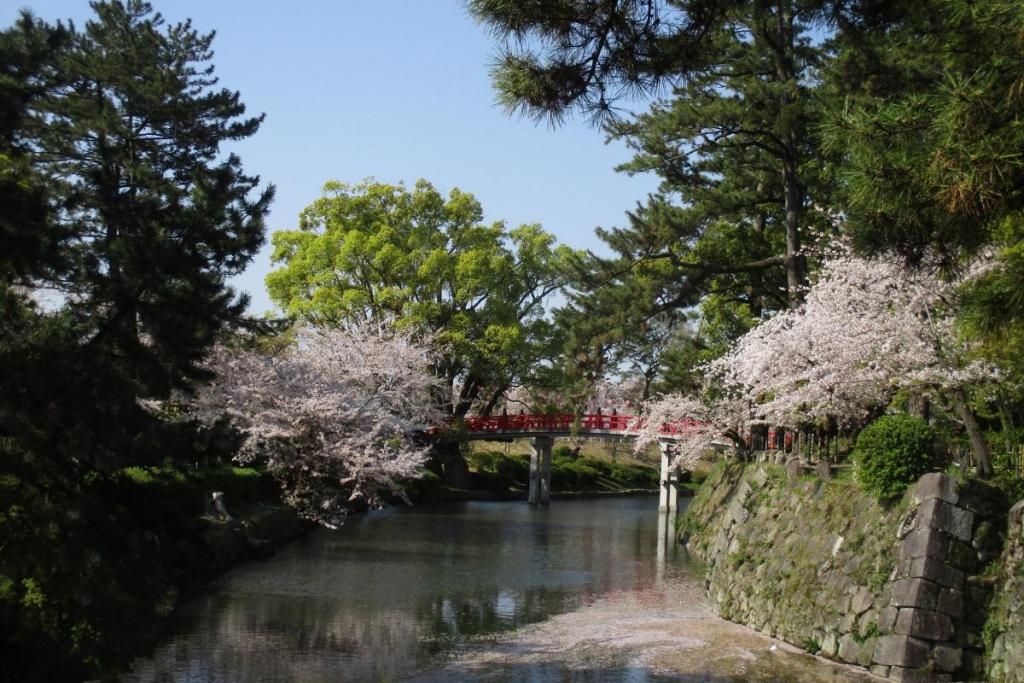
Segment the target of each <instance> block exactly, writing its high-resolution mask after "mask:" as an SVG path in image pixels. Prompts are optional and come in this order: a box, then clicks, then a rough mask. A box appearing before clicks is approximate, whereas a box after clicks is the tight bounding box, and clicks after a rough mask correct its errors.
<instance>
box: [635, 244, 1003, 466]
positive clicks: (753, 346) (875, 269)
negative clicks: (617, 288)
mask: <svg viewBox="0 0 1024 683" xmlns="http://www.w3.org/2000/svg"><path fill="white" fill-rule="evenodd" d="M983 267H984V264H979V266H978V267H976V268H975V269H974V271H973V272H970V273H968V274H967V275H965V276H964V277H963V278H960V279H959V280H956V281H946V280H942V279H940V278H938V277H936V276H935V275H933V274H930V273H927V272H923V271H915V272H910V271H907V270H905V269H904V268H902V267H900V266H899V265H897V264H896V263H895V261H894V260H892V261H890V260H880V259H876V260H865V259H862V258H859V257H856V256H853V255H852V254H850V253H849V252H847V251H840V253H838V254H836V255H833V256H831V257H829V258H828V259H827V260H826V261H825V262H824V263H823V264H822V266H821V268H820V269H819V272H818V277H817V280H816V282H815V283H814V285H813V286H812V287H811V288H810V290H809V291H808V293H807V298H806V300H805V301H804V303H803V304H802V305H801V306H800V307H798V308H795V309H791V310H786V311H783V312H781V313H779V314H777V315H776V316H774V317H773V318H771V319H769V320H766V321H765V322H763V323H761V324H760V325H758V326H757V327H755V328H754V329H752V330H751V331H750V332H749V333H747V334H746V335H744V336H743V337H741V338H740V339H739V340H737V342H736V344H735V345H734V346H733V348H732V349H731V350H730V351H729V352H728V353H726V354H725V355H724V356H722V357H720V358H718V359H716V360H715V361H712V362H711V363H709V364H708V365H707V366H706V368H705V371H706V380H705V385H704V390H703V392H702V395H701V397H700V398H697V397H692V396H691V397H685V396H667V397H665V398H663V399H661V400H659V401H656V402H654V403H653V404H652V405H651V406H650V407H649V408H648V413H649V416H648V418H647V419H648V422H654V421H655V420H661V421H667V420H670V419H673V418H675V419H679V418H684V417H695V418H697V419H704V420H706V421H707V422H708V424H709V425H711V426H710V427H709V431H714V432H716V433H717V434H723V433H725V434H731V435H732V436H733V437H734V438H735V437H737V436H738V435H740V434H743V433H745V432H746V431H747V429H748V428H749V426H750V425H751V424H754V423H758V422H760V423H765V422H766V423H769V424H774V425H780V426H787V427H792V428H796V427H799V426H801V425H807V424H811V423H817V424H825V423H826V422H829V421H831V422H832V423H834V424H837V425H839V426H842V427H858V426H862V425H863V424H865V423H866V422H867V421H868V420H869V419H870V418H871V416H872V415H874V414H876V413H877V411H878V410H879V409H881V408H884V407H885V406H886V405H887V404H888V403H889V401H890V400H891V398H892V396H893V394H894V393H895V391H896V390H897V389H900V388H913V389H915V390H919V391H924V392H927V391H930V390H935V389H938V390H943V389H955V388H959V387H964V386H966V385H968V384H971V383H976V382H979V381H983V380H986V379H990V378H991V377H992V369H991V368H990V367H988V366H986V365H984V364H982V363H980V362H977V361H972V360H970V354H969V353H968V351H969V349H967V348H966V346H965V345H964V343H963V342H962V341H961V340H960V339H959V338H958V336H957V334H956V332H955V330H954V327H953V321H952V316H951V315H950V310H951V309H950V302H951V301H952V300H953V299H954V293H955V289H956V287H958V286H959V285H960V284H961V283H962V282H963V281H964V279H966V278H967V277H972V276H974V275H975V274H976V273H977V272H978V271H979V270H980V269H981V268H983ZM711 397H714V398H711ZM702 416H703V417H702ZM708 439H709V435H708V434H703V433H701V434H695V435H694V438H693V444H692V445H690V446H687V445H684V446H683V448H682V451H683V452H684V453H688V454H689V456H688V457H691V458H692V457H699V452H695V451H700V450H702V449H704V448H706V442H707V441H708ZM702 443H703V444H704V445H702Z"/></svg>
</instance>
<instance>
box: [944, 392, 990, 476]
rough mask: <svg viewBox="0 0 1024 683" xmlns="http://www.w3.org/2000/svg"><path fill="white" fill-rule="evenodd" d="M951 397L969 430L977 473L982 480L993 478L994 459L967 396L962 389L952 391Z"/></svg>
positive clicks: (965, 426)
mask: <svg viewBox="0 0 1024 683" xmlns="http://www.w3.org/2000/svg"><path fill="white" fill-rule="evenodd" d="M949 397H950V399H952V401H953V407H954V408H956V412H957V414H958V415H959V416H960V419H961V420H962V421H963V423H964V429H966V430H967V438H968V439H970V442H971V450H972V451H974V460H975V468H974V471H975V473H976V474H977V475H978V476H979V477H981V478H982V479H988V478H990V477H991V476H992V474H993V471H992V458H991V456H990V455H989V452H988V444H987V443H985V435H984V434H983V433H982V431H981V426H980V425H978V419H977V418H976V417H975V416H974V412H973V411H972V410H971V407H970V406H969V405H967V394H966V393H964V390H963V389H962V388H961V387H956V388H954V389H950V391H949Z"/></svg>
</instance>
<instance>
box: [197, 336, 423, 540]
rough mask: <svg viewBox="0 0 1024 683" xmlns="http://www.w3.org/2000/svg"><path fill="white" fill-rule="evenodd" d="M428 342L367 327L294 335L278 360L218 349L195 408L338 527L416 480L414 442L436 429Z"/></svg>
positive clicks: (311, 514)
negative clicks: (229, 429) (353, 510)
mask: <svg viewBox="0 0 1024 683" xmlns="http://www.w3.org/2000/svg"><path fill="white" fill-rule="evenodd" d="M429 362H430V349H429V344H428V343H426V342H424V341H423V340H418V341H417V340H415V339H414V338H413V337H412V336H411V335H410V334H409V333H405V332H395V331H391V330H386V329H383V328H380V327H377V326H374V325H370V324H364V325H361V326H354V327H350V328H348V329H331V330H318V329H314V328H311V327H308V328H304V329H302V330H300V331H299V332H298V335H297V339H296V342H295V343H294V344H293V345H291V346H289V347H287V348H285V349H283V350H281V351H278V352H277V353H267V352H261V351H254V350H243V349H237V348H227V347H218V348H217V349H215V350H214V352H213V354H212V356H211V358H210V360H209V367H210V368H211V369H212V370H213V371H214V372H215V373H216V379H215V380H214V381H213V382H211V383H210V384H208V385H207V386H205V387H202V388H201V389H200V391H199V392H198V393H197V395H196V396H195V399H194V401H193V402H192V409H193V412H194V414H195V415H196V416H197V417H199V418H200V419H202V420H204V421H213V420H216V419H219V418H221V417H222V416H224V415H225V414H226V415H228V416H229V417H231V418H232V419H233V420H235V421H236V423H237V424H238V425H239V427H241V428H242V429H243V430H244V432H245V435H246V440H245V446H244V448H243V449H242V451H241V452H240V455H239V456H238V459H239V461H241V462H250V461H252V460H253V459H255V458H264V459H265V462H266V465H267V467H268V469H269V470H270V472H272V473H273V475H274V476H275V478H276V479H277V480H278V481H279V482H280V484H281V486H282V489H283V491H284V495H285V500H286V502H287V503H288V504H290V505H292V506H293V507H294V508H295V509H296V510H297V511H298V512H299V513H300V514H302V515H303V516H305V517H307V518H309V519H312V520H314V521H316V522H318V523H320V524H323V525H324V526H328V527H331V528H334V527H336V526H338V525H339V524H341V523H342V522H343V521H344V518H345V515H346V513H347V511H348V509H349V507H350V506H351V505H352V504H354V503H356V502H358V501H360V500H361V501H365V503H366V504H368V505H370V506H379V505H380V503H381V498H382V495H383V494H384V493H385V492H392V493H396V494H398V495H400V496H403V497H404V493H403V492H402V489H401V485H402V482H403V481H405V480H409V479H413V478H416V477H418V476H420V475H421V473H422V466H423V464H424V463H425V461H426V456H427V448H426V447H425V446H424V445H423V444H422V443H417V434H422V433H423V431H424V430H425V429H427V428H428V426H430V425H433V424H436V423H437V421H438V417H439V416H438V414H437V412H436V408H434V403H433V401H432V400H431V392H432V391H433V390H435V389H436V387H435V382H436V380H434V379H433V378H432V376H431V375H430V374H429V372H428V367H429Z"/></svg>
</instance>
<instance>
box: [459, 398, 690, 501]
mask: <svg viewBox="0 0 1024 683" xmlns="http://www.w3.org/2000/svg"><path fill="white" fill-rule="evenodd" d="M700 425H701V423H700V422H698V421H697V420H679V421H677V422H670V423H666V424H663V425H661V427H660V429H659V430H658V433H659V436H660V437H661V438H660V439H659V440H660V441H661V486H660V489H661V497H660V500H659V505H658V507H659V509H661V510H675V509H676V508H677V502H676V501H677V488H676V474H675V472H672V471H670V468H669V462H670V457H669V442H671V441H673V440H675V439H678V438H679V437H681V436H682V435H684V434H686V433H688V432H691V431H694V430H696V429H697V428H698V427H700ZM643 427H644V421H643V420H642V419H640V418H638V417H637V416H635V415H617V414H614V413H613V414H611V415H602V414H600V413H597V414H587V415H571V414H560V415H559V414H556V415H497V416H488V417H467V418H466V428H467V436H468V438H469V439H470V440H473V441H511V440H512V439H518V438H529V439H530V448H531V450H532V453H531V456H530V492H529V496H528V498H527V500H528V501H529V502H530V503H531V504H533V505H536V504H541V505H546V504H547V503H549V502H550V501H551V446H552V444H553V443H554V440H555V438H557V437H565V436H582V437H590V438H593V437H597V438H604V439H629V438H636V437H637V436H638V434H639V432H640V430H641V429H643Z"/></svg>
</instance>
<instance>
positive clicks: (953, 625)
mask: <svg viewBox="0 0 1024 683" xmlns="http://www.w3.org/2000/svg"><path fill="white" fill-rule="evenodd" d="M768 480H769V477H768V475H767V474H766V473H765V470H764V469H763V468H760V467H756V466H755V467H750V468H747V469H746V470H744V471H743V474H742V476H740V477H738V478H734V479H733V480H731V481H730V480H728V478H727V480H726V481H722V480H721V479H718V480H716V481H712V480H710V479H709V482H708V485H710V486H718V487H721V488H722V490H724V491H725V494H724V495H721V494H720V495H718V496H717V497H715V496H711V497H710V499H709V498H707V497H705V498H704V499H703V500H702V499H701V497H698V502H697V505H696V506H695V507H691V511H693V512H694V513H696V514H697V515H698V516H699V515H701V510H700V507H701V506H704V507H705V508H707V507H709V503H710V507H711V508H715V511H714V512H713V513H710V514H709V512H708V510H707V509H705V510H704V511H703V515H704V522H705V527H706V528H702V529H701V528H698V529H692V528H691V529H690V530H689V531H688V532H684V533H687V534H689V535H690V537H689V538H688V540H689V543H688V546H689V548H690V549H691V551H693V552H694V553H695V554H696V555H697V556H698V557H700V558H701V559H702V560H704V561H705V562H706V563H708V565H709V571H708V573H707V577H708V580H707V582H708V589H709V593H710V596H711V598H712V601H713V605H714V606H715V607H716V608H717V609H718V610H719V612H720V613H721V614H722V615H723V616H725V617H727V618H730V619H731V620H733V621H739V622H741V623H746V624H747V625H748V626H751V627H753V628H755V629H757V630H759V631H762V632H766V633H768V634H769V635H774V636H777V637H781V638H783V639H785V640H788V641H789V642H792V643H793V644H796V645H799V646H802V647H805V649H817V650H818V651H819V653H820V654H823V655H825V656H826V657H828V658H830V659H835V660H839V661H843V662H846V663H850V664H856V665H860V666H863V667H866V668H869V669H870V670H871V671H872V673H875V674H876V675H880V676H884V677H887V678H890V679H892V680H901V681H903V680H906V681H950V680H954V677H956V678H957V679H959V680H962V679H963V677H967V678H976V677H978V675H979V674H980V673H981V671H982V669H983V665H982V642H981V629H982V627H983V625H984V623H985V620H986V618H987V613H986V607H987V604H988V601H989V597H990V595H991V590H990V587H988V586H986V585H985V584H984V582H983V581H981V580H980V578H981V577H980V576H979V575H980V574H981V573H982V572H983V570H984V567H985V565H987V564H988V562H989V561H990V560H991V556H992V555H993V554H994V553H993V548H994V547H996V546H997V545H999V546H1001V533H1000V526H1001V524H1003V523H1004V522H1005V502H1004V501H1002V500H1000V499H999V494H998V491H995V490H994V489H991V488H989V487H979V486H971V487H967V489H968V490H964V491H962V490H961V486H960V484H959V483H958V482H957V480H956V479H955V478H953V477H951V476H948V475H945V474H939V473H933V474H929V475H926V476H925V477H923V478H922V479H921V481H920V482H918V484H917V485H916V486H915V487H914V488H913V489H912V491H911V492H910V493H909V494H908V496H909V498H910V500H909V501H904V502H905V505H904V506H903V508H900V509H899V512H901V513H903V510H904V509H906V510H907V512H906V513H904V514H902V516H900V517H899V518H898V519H897V518H893V519H891V520H888V528H884V525H883V527H882V528H878V529H876V533H879V534H883V535H886V536H888V535H889V534H891V536H889V538H892V541H893V542H892V543H891V544H889V543H888V542H883V543H882V544H881V546H879V547H881V548H883V551H884V549H885V548H886V547H888V548H890V549H891V550H890V551H891V552H892V553H893V557H894V559H895V561H894V563H893V567H892V570H891V572H890V573H889V574H888V576H887V577H885V579H884V580H883V581H874V582H871V581H860V583H862V584H870V585H856V584H857V581H856V580H855V579H854V578H852V575H851V574H850V573H849V572H847V573H845V574H844V573H843V572H842V570H841V568H840V569H837V568H836V567H834V566H833V564H834V563H837V559H844V558H847V557H849V554H848V553H847V555H845V556H842V557H838V558H837V556H838V551H839V549H840V548H841V547H842V545H843V542H844V537H843V534H844V533H847V534H849V532H850V530H849V529H846V528H842V529H828V528H821V529H817V530H816V531H815V532H814V533H815V534H817V535H818V536H819V537H826V536H827V537H828V539H829V540H831V539H832V538H833V537H834V538H835V540H834V541H831V542H830V543H829V542H826V543H822V542H821V541H822V540H824V538H818V539H813V538H802V539H801V538H799V537H798V538H795V539H794V536H800V534H792V533H790V534H789V535H786V534H785V533H782V534H780V536H779V538H778V539H776V538H775V537H774V536H773V535H772V534H773V532H774V531H777V530H772V529H770V528H765V527H766V526H767V527H770V526H771V524H772V523H773V521H774V520H777V519H778V520H781V519H785V518H786V517H787V514H786V511H785V510H778V511H775V510H772V511H768V510H767V509H758V508H764V506H769V507H770V506H772V505H777V504H779V503H782V506H783V507H785V505H786V504H787V503H788V504H790V505H793V504H794V502H793V501H794V500H795V499H794V497H792V496H789V497H785V496H782V495H781V493H782V492H781V491H780V490H772V488H773V483H772V482H769V481H768ZM823 485H824V483H823V482H819V488H820V486H823ZM755 493H756V494H757V495H755ZM815 495H817V494H816V493H815V491H814V490H812V489H808V491H807V492H806V495H805V496H804V497H805V498H809V499H807V500H800V497H799V496H798V497H796V500H799V502H796V503H795V507H796V508H797V509H796V510H795V511H794V510H790V511H788V512H789V513H790V514H789V516H790V517H794V516H796V517H799V516H800V510H799V508H800V506H802V505H805V504H806V505H807V509H806V510H805V511H804V514H813V506H814V500H813V498H814V496H815ZM690 524H691V525H692V524H693V522H690ZM751 525H757V526H760V527H761V528H759V529H758V530H757V532H756V534H758V535H761V534H765V533H767V534H768V535H769V540H770V545H773V546H778V550H777V551H773V552H771V553H765V554H763V557H760V558H759V559H760V562H758V564H762V565H763V564H767V565H771V564H772V563H775V564H777V565H780V566H781V567H782V569H781V570H780V572H779V573H780V574H781V575H783V576H785V575H786V574H787V573H788V572H792V571H794V570H799V569H800V568H799V567H796V568H794V567H793V564H794V557H801V558H803V559H802V560H797V562H798V563H799V562H800V561H803V562H805V563H807V564H812V563H813V564H817V565H818V566H817V567H813V568H812V569H813V571H811V572H809V573H808V574H809V575H810V576H811V577H817V578H816V579H813V578H812V580H811V581H810V583H814V582H815V581H818V583H819V584H820V585H817V586H807V585H805V586H802V590H803V591H806V593H807V596H806V597H800V598H797V599H787V600H782V601H780V602H786V603H787V604H785V605H784V606H783V608H781V609H776V606H775V605H771V604H769V605H765V604H764V603H765V601H764V600H763V599H761V598H760V597H759V596H758V595H756V592H757V590H758V588H757V587H756V584H754V581H753V580H754V579H755V577H754V576H753V574H751V572H753V573H755V574H757V577H756V579H757V580H764V579H765V577H766V576H769V578H770V575H772V571H773V570H777V569H780V567H775V568H772V567H770V566H767V567H765V566H759V567H757V568H755V567H753V566H752V564H751V563H748V562H746V561H745V560H746V559H748V558H747V557H746V556H749V555H751V554H755V555H756V554H757V551H756V549H755V550H754V551H750V550H748V548H751V547H754V546H753V544H752V543H751V536H752V535H753V534H752V533H751V529H750V527H751ZM788 531H790V532H791V531H792V529H789V530H788ZM695 541H699V542H695ZM815 541H817V542H815ZM801 545H804V546H807V548H810V550H811V552H810V553H809V554H808V553H806V552H805V553H803V554H802V555H801V553H800V552H799V551H801V550H803V549H802V548H800V547H799V546H801ZM829 546H831V552H828V548H829ZM995 554H998V551H996V553H995ZM737 557H738V558H739V559H737ZM860 559H861V558H853V559H848V560H846V561H845V562H844V563H843V564H846V565H850V564H853V566H854V567H855V569H856V568H859V564H860V562H859V560H860ZM854 560H857V562H855V561H854ZM744 573H746V574H748V575H746V576H745V575H744ZM857 573H858V572H856V571H854V572H853V575H856V574H857ZM769 602H770V600H769ZM816 605H820V606H821V607H822V608H821V609H816V608H815V606H816ZM794 615H798V616H794ZM791 621H792V622H794V623H788V622H791ZM815 622H817V623H815ZM837 622H838V623H837ZM801 634H803V635H801ZM806 634H811V635H806ZM801 637H802V638H803V639H804V642H798V640H799V639H800V638H801ZM819 640H820V642H819Z"/></svg>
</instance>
